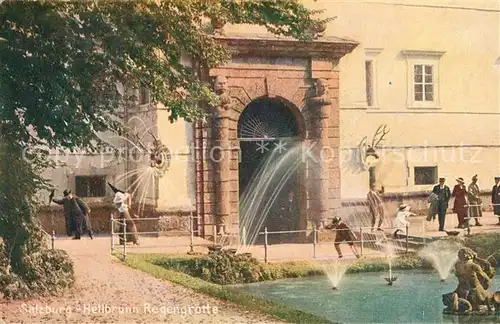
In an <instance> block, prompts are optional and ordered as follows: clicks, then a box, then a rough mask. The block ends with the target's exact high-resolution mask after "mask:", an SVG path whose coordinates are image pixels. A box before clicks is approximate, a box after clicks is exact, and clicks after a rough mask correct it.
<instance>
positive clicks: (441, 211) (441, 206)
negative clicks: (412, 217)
mask: <svg viewBox="0 0 500 324" xmlns="http://www.w3.org/2000/svg"><path fill="white" fill-rule="evenodd" d="M447 209H448V204H447V203H446V202H441V201H439V202H438V219H439V230H440V231H444V220H445V218H446V210H447Z"/></svg>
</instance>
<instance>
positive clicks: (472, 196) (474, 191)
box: [467, 174, 483, 226]
mask: <svg viewBox="0 0 500 324" xmlns="http://www.w3.org/2000/svg"><path fill="white" fill-rule="evenodd" d="M479 195H480V192H479V186H478V185H477V174H476V175H474V176H473V177H472V182H471V184H470V185H469V188H468V189H467V198H468V199H469V205H471V206H470V207H469V210H470V215H469V217H471V218H474V220H475V221H476V226H482V225H481V224H480V223H479V217H483V212H482V210H481V206H480V205H481V204H482V203H483V201H482V200H481V197H480V196H479ZM474 205H476V206H474ZM469 221H470V220H469Z"/></svg>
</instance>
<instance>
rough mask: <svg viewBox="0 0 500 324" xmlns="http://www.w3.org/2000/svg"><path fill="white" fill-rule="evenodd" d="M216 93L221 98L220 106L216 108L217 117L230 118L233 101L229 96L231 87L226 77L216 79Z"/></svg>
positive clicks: (220, 76)
mask: <svg viewBox="0 0 500 324" xmlns="http://www.w3.org/2000/svg"><path fill="white" fill-rule="evenodd" d="M214 91H215V93H216V94H218V95H219V97H220V104H219V105H218V106H217V107H216V108H215V113H216V117H220V118H224V117H228V115H229V113H230V110H231V108H232V99H231V96H230V95H229V87H228V85H227V78H226V77H225V76H222V75H219V76H217V77H216V78H215V81H214Z"/></svg>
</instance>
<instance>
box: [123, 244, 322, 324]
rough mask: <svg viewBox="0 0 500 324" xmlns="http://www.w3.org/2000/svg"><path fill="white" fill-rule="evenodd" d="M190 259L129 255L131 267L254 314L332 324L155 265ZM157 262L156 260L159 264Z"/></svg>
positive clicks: (295, 310)
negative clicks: (233, 304) (159, 261)
mask: <svg viewBox="0 0 500 324" xmlns="http://www.w3.org/2000/svg"><path fill="white" fill-rule="evenodd" d="M175 258H177V260H181V259H183V260H189V259H193V258H182V257H178V256H174V257H168V256H167V257H166V256H165V255H146V256H144V255H139V254H138V255H133V254H132V255H129V256H128V259H127V265H128V266H130V267H132V268H134V269H138V270H141V271H144V272H146V273H148V274H150V275H152V276H154V277H156V278H159V279H162V280H168V281H170V282H173V283H176V284H179V285H182V286H184V287H187V288H189V289H192V290H194V291H196V292H200V293H203V294H207V295H209V296H212V297H216V298H220V299H223V300H227V301H230V302H233V303H235V304H236V305H239V306H240V307H244V308H245V309H247V310H250V311H256V312H260V313H264V314H268V315H270V316H273V317H276V318H278V319H281V320H283V321H286V322H289V323H331V322H330V321H328V320H326V319H325V318H322V317H319V316H317V315H313V314H309V313H306V312H303V311H300V310H297V309H294V308H291V307H288V306H286V305H282V304H279V303H275V302H272V301H268V300H264V299H260V298H258V297H255V296H253V295H251V294H249V293H245V292H242V291H239V290H237V289H234V288H232V287H229V286H221V285H217V284H214V283H210V282H207V281H204V280H202V279H200V278H195V277H192V276H190V275H187V274H185V273H182V272H179V271H175V270H171V269H168V268H165V267H164V266H160V265H157V264H155V263H153V262H156V261H158V260H159V259H161V260H162V261H168V260H173V259H175ZM155 260H156V261H155Z"/></svg>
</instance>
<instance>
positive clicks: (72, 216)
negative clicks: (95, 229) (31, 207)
mask: <svg viewBox="0 0 500 324" xmlns="http://www.w3.org/2000/svg"><path fill="white" fill-rule="evenodd" d="M63 194H64V198H62V199H52V201H53V202H54V203H56V204H58V205H62V206H63V207H64V217H65V218H66V233H67V234H68V236H71V235H73V233H75V236H74V237H73V239H74V240H79V239H81V236H82V234H83V232H84V231H85V230H86V231H87V232H88V234H89V237H90V238H91V239H93V235H92V229H91V227H90V221H89V213H90V208H89V207H88V206H87V204H86V203H85V201H83V200H82V199H81V198H80V197H77V196H73V194H72V193H71V190H69V189H66V190H64V192H63Z"/></svg>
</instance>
